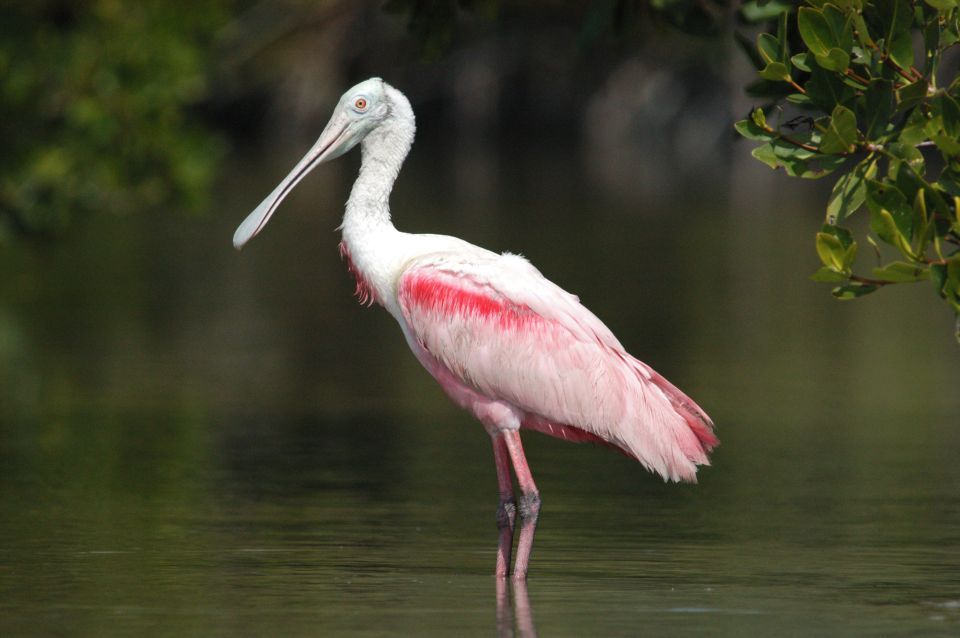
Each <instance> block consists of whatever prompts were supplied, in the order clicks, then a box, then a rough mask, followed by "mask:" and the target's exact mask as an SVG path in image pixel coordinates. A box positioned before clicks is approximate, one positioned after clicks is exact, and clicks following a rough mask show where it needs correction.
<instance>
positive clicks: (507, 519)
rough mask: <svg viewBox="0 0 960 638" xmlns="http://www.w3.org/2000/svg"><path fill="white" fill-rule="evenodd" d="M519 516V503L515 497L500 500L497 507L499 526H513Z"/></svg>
mask: <svg viewBox="0 0 960 638" xmlns="http://www.w3.org/2000/svg"><path fill="white" fill-rule="evenodd" d="M516 518H517V505H516V504H515V503H514V502H513V499H510V500H507V501H500V505H499V506H498V507H497V527H500V528H503V527H513V522H514V520H516Z"/></svg>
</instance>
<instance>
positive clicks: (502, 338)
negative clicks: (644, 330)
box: [233, 78, 719, 580]
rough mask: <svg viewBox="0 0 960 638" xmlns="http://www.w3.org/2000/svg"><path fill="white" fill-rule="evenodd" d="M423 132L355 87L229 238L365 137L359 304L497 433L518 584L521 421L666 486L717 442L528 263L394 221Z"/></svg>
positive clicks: (528, 502) (355, 263)
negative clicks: (631, 462)
mask: <svg viewBox="0 0 960 638" xmlns="http://www.w3.org/2000/svg"><path fill="white" fill-rule="evenodd" d="M415 130H416V126H415V123H414V116H413V109H412V108H411V107H410V102H409V101H408V100H407V98H406V97H405V96H404V95H403V94H402V93H401V92H400V91H398V90H397V89H395V88H393V87H392V86H390V85H389V84H387V83H386V82H384V81H383V80H381V79H380V78H371V79H369V80H366V81H365V82H361V83H360V84H358V85H356V86H354V87H353V88H351V89H350V90H349V91H347V92H346V93H344V95H343V97H341V98H340V101H339V102H338V103H337V107H336V109H335V111H334V113H333V117H332V118H331V119H330V122H329V123H328V124H327V126H326V127H325V128H324V129H323V132H322V133H321V134H320V138H319V139H318V140H317V142H316V143H315V144H314V145H313V146H312V147H311V148H310V150H309V151H308V152H307V154H306V155H305V156H304V158H303V159H301V160H300V162H299V163H298V164H297V165H296V166H295V167H294V168H293V170H292V171H291V172H290V174H289V175H287V176H286V177H285V178H284V179H283V181H281V182H280V184H279V185H278V186H277V187H276V188H275V189H274V191H273V192H272V193H270V194H269V195H268V196H267V198H266V199H264V200H263V202H262V203H261V204H260V205H259V206H257V208H256V209H255V210H254V211H253V212H252V213H251V214H250V215H249V216H248V217H247V218H246V219H245V220H244V221H243V223H242V224H240V226H239V228H237V231H236V233H235V234H234V236H233V245H234V247H236V248H237V249H240V248H241V247H243V246H244V245H245V244H246V243H247V242H248V241H250V239H251V238H252V237H254V236H255V235H256V234H257V233H259V232H260V231H261V230H263V227H264V226H265V225H266V223H267V222H268V221H269V220H270V217H271V216H272V215H273V213H274V212H275V211H276V210H277V207H278V206H279V205H280V203H281V202H282V201H283V198H284V197H286V196H287V194H289V193H290V191H291V190H292V189H293V187H294V186H296V185H297V183H298V182H299V181H300V180H302V179H303V178H304V176H306V175H307V173H309V172H310V171H311V170H312V169H313V168H315V167H316V166H317V165H318V164H320V163H321V162H325V161H327V160H330V159H333V158H335V157H338V156H340V155H343V154H344V153H346V152H347V151H349V150H350V149H351V148H353V147H354V146H356V145H357V144H360V148H361V151H362V163H361V165H360V175H359V176H358V177H357V180H356V182H354V184H353V189H352V190H351V192H350V198H349V199H348V200H347V205H346V212H345V214H344V216H343V224H342V225H341V229H342V231H343V235H342V240H341V242H340V253H341V254H342V255H343V257H344V258H345V259H346V262H347V267H348V268H349V270H350V272H351V273H352V274H353V275H354V277H355V278H356V284H357V295H358V297H359V298H360V302H361V303H365V304H373V303H378V304H380V305H381V306H383V307H384V308H385V309H386V310H387V312H389V313H390V314H391V315H393V317H394V318H395V319H396V320H397V322H398V323H399V324H400V329H401V330H402V331H403V336H404V337H406V340H407V344H408V345H409V346H410V349H411V350H412V351H413V354H414V355H415V356H416V357H417V359H418V360H419V361H420V363H421V364H423V367H424V368H426V369H427V371H428V372H429V373H430V374H431V375H432V376H433V377H434V378H435V379H436V380H437V381H438V382H439V383H440V386H441V387H442V388H443V391H444V392H445V393H446V394H447V395H448V396H449V397H450V399H452V400H453V402H454V403H456V404H457V405H459V406H460V407H462V408H464V409H466V410H467V411H469V412H470V413H472V414H473V415H474V416H475V417H476V418H477V419H479V421H480V422H481V423H482V424H483V426H484V427H485V428H486V430H487V432H488V433H489V435H490V438H491V439H492V441H493V458H494V461H495V463H496V472H497V483H498V486H499V492H500V505H499V507H498V509H497V526H498V528H499V542H498V547H497V559H496V568H495V574H496V576H498V577H506V576H507V575H509V573H510V555H511V552H512V549H513V537H514V526H515V523H518V522H519V527H520V533H519V538H518V540H517V550H516V560H515V562H514V565H513V577H514V578H515V579H518V580H522V579H524V578H526V575H527V568H528V566H529V561H530V552H531V549H532V547H533V536H534V532H535V530H536V524H537V517H538V515H539V512H540V495H539V492H538V491H537V486H536V484H535V483H534V480H533V476H532V474H531V472H530V468H529V466H528V465H527V459H526V456H525V455H524V452H523V446H522V445H521V443H520V430H521V429H526V430H536V431H538V432H543V433H545V434H549V435H552V436H555V437H559V438H561V439H566V440H568V441H577V442H582V441H591V442H595V443H601V444H604V445H607V446H610V447H613V448H616V449H617V450H619V451H620V452H622V453H624V454H625V455H627V456H628V457H631V458H633V459H636V460H637V461H639V462H640V463H641V464H642V465H643V466H644V467H646V468H647V469H648V470H650V471H653V472H656V473H657V474H659V475H660V476H662V477H663V478H664V480H670V481H690V482H695V481H696V473H697V466H698V465H708V464H709V459H708V453H709V452H710V450H711V449H713V447H715V446H716V445H717V444H718V443H719V441H718V440H717V438H716V436H714V433H713V423H712V421H711V420H710V418H709V417H708V416H707V415H706V413H704V411H703V410H701V409H700V407H699V406H697V404H696V403H694V402H693V400H691V399H690V398H689V397H688V396H687V395H685V394H684V393H683V392H681V391H680V390H678V389H677V388H676V387H675V386H673V385H672V384H671V383H670V382H669V381H667V380H666V379H664V378H663V377H662V376H660V375H659V374H657V373H656V372H655V371H654V370H653V369H652V368H650V366H648V365H646V364H644V363H642V362H641V361H638V360H637V359H635V358H633V357H632V356H630V354H628V353H627V351H626V350H625V349H624V347H623V346H622V345H621V344H620V342H619V341H618V340H617V338H616V337H615V336H614V335H613V333H612V332H610V330H609V329H608V328H607V327H606V326H605V325H604V324H603V322H601V321H600V320H599V319H598V318H597V317H596V316H595V315H594V314H593V313H591V312H590V311H589V310H587V309H586V308H585V307H584V306H582V305H580V301H579V299H578V298H577V297H576V296H574V295H572V294H570V293H568V292H566V291H564V290H563V289H562V288H560V287H559V286H557V285H555V284H553V283H552V282H550V281H549V280H548V279H546V278H545V277H544V276H543V275H542V274H540V271H538V270H537V269H536V268H534V267H533V266H532V265H531V264H530V263H529V262H528V261H527V260H526V259H524V258H523V257H521V256H519V255H513V254H509V253H504V254H497V253H494V252H490V251H488V250H485V249H483V248H479V247H477V246H474V245H473V244H469V243H467V242H465V241H463V240H461V239H457V238H455V237H448V236H444V235H417V234H410V233H404V232H401V231H399V230H397V229H396V228H394V226H393V223H392V222H391V220H390V204H389V198H390V191H391V190H392V189H393V183H394V181H395V180H396V178H397V174H398V173H399V171H400V166H401V165H402V164H403V161H404V159H405V158H406V156H407V153H408V152H409V151H410V147H411V146H412V144H413V137H414V132H415ZM511 467H512V469H513V475H514V476H515V477H516V480H517V486H518V488H519V492H520V496H519V497H518V498H514V491H513V479H512V477H511ZM517 518H519V521H517Z"/></svg>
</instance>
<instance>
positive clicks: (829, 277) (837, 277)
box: [810, 266, 847, 283]
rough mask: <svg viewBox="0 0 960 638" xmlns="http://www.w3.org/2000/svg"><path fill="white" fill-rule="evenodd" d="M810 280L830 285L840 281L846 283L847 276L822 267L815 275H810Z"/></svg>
mask: <svg viewBox="0 0 960 638" xmlns="http://www.w3.org/2000/svg"><path fill="white" fill-rule="evenodd" d="M810 279H812V280H813V281H820V282H828V283H837V282H840V281H846V279H847V275H844V274H843V273H839V272H837V271H836V270H832V269H830V268H827V267H826V266H822V267H820V268H818V269H817V271H816V272H815V273H813V274H812V275H810Z"/></svg>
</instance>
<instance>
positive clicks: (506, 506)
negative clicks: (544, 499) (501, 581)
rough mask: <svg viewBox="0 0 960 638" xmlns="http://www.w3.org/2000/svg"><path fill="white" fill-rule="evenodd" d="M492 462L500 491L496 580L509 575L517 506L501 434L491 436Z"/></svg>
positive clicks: (507, 454) (507, 455) (508, 454)
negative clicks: (495, 469)
mask: <svg viewBox="0 0 960 638" xmlns="http://www.w3.org/2000/svg"><path fill="white" fill-rule="evenodd" d="M493 460H494V461H495V462H496V464H497V486H498V488H499V490H500V505H499V506H498V507H497V529H498V530H499V532H500V540H499V541H498V544H497V567H496V571H495V572H494V574H495V575H496V576H497V578H505V577H506V576H507V575H508V574H509V573H510V552H511V550H512V549H513V523H514V520H515V519H516V516H517V506H516V503H515V502H514V500H513V480H512V479H511V478H510V453H509V451H508V449H507V443H506V441H505V440H504V438H503V433H502V432H497V433H496V434H494V435H493Z"/></svg>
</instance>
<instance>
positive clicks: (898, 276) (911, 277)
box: [873, 261, 930, 284]
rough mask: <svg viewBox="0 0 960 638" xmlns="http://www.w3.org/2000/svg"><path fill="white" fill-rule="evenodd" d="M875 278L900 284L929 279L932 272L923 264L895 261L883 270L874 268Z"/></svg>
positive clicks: (882, 268)
mask: <svg viewBox="0 0 960 638" xmlns="http://www.w3.org/2000/svg"><path fill="white" fill-rule="evenodd" d="M873 276H874V277H876V278H877V279H883V280H884V281H892V282H894V283H898V284H900V283H909V282H912V281H922V280H924V279H929V278H930V270H929V269H927V267H926V266H923V265H921V264H908V263H907V262H905V261H894V262H891V263H889V264H886V265H884V266H883V267H881V268H874V269H873Z"/></svg>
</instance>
